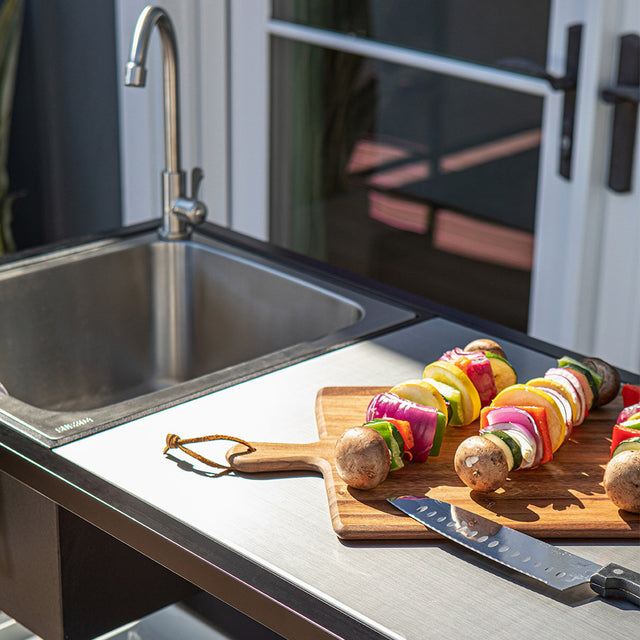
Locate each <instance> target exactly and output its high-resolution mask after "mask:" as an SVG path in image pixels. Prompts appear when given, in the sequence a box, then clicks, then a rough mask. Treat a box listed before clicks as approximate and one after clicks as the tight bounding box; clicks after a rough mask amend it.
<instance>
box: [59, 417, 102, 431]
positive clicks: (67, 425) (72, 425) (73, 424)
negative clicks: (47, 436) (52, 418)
mask: <svg viewBox="0 0 640 640" xmlns="http://www.w3.org/2000/svg"><path fill="white" fill-rule="evenodd" d="M90 422H93V418H89V417H86V418H79V419H78V420H74V421H73V422H66V423H65V424H61V425H60V426H59V427H56V428H55V429H54V431H55V432H56V433H64V432H65V431H71V429H75V428H77V427H82V426H83V425H85V424H89V423H90Z"/></svg>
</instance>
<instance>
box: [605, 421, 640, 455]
mask: <svg viewBox="0 0 640 640" xmlns="http://www.w3.org/2000/svg"><path fill="white" fill-rule="evenodd" d="M638 436H640V429H633V428H632V427H623V426H622V425H619V424H617V425H615V427H613V433H612V434H611V450H610V451H609V457H611V456H612V455H613V451H614V449H615V448H616V447H617V446H618V445H619V444H620V443H621V442H622V441H623V440H626V439H627V438H637V437H638Z"/></svg>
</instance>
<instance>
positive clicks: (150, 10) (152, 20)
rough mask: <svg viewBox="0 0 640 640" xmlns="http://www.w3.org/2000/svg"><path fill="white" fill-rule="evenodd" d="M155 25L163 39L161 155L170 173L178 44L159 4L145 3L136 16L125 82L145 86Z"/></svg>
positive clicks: (175, 143)
mask: <svg viewBox="0 0 640 640" xmlns="http://www.w3.org/2000/svg"><path fill="white" fill-rule="evenodd" d="M156 26H157V27H158V31H159V33H160V38H161V42H162V66H163V76H164V78H163V86H164V156H165V167H166V170H167V171H168V172H169V173H179V172H180V131H179V128H178V127H179V121H180V111H179V108H180V105H179V99H178V47H177V44H176V36H175V32H174V30H173V24H172V23H171V19H170V18H169V16H168V15H167V13H166V12H165V11H164V9H161V8H160V7H151V6H149V7H146V8H145V9H143V11H142V13H141V14H140V16H139V17H138V22H137V23H136V27H135V31H134V33H133V39H132V41H131V53H130V54H129V62H128V63H127V66H126V69H125V80H124V83H125V85H127V86H130V87H144V86H145V83H146V76H147V70H146V68H145V64H146V60H147V51H148V50H149V40H150V38H151V33H152V31H153V28H154V27H156Z"/></svg>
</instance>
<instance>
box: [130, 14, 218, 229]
mask: <svg viewBox="0 0 640 640" xmlns="http://www.w3.org/2000/svg"><path fill="white" fill-rule="evenodd" d="M154 27H158V31H159V32H160V38H161V42H162V69H163V75H164V78H163V88H164V156H165V170H164V171H163V172H162V227H161V228H160V229H159V234H160V236H161V237H162V238H164V239H166V240H176V239H183V238H188V237H189V234H190V233H191V227H192V226H193V225H196V224H200V223H201V222H202V221H203V220H204V218H205V216H206V214H207V209H206V207H205V206H204V204H203V203H202V202H200V201H198V200H197V185H198V184H199V182H200V178H201V176H202V172H201V171H200V170H199V169H197V170H194V174H193V175H194V176H196V175H197V176H198V179H197V180H195V178H194V186H193V188H192V191H193V193H192V195H191V197H190V198H187V197H186V194H185V182H186V176H185V172H184V171H182V169H181V168H180V132H179V129H178V126H179V122H180V112H179V100H178V46H177V44H176V35H175V31H174V30H173V24H172V23H171V19H170V18H169V16H168V15H167V13H166V12H165V11H164V9H161V8H160V7H151V6H149V7H145V8H144V9H143V10H142V13H141V14H140V16H139V17H138V21H137V23H136V27H135V31H134V33H133V39H132V41H131V54H130V56H129V62H128V63H127V66H126V69H125V77H124V83H125V85H127V86H132V87H144V85H145V82H146V76H147V70H146V68H145V62H146V59H147V52H148V50H149V40H150V38H151V32H152V31H153V28H154Z"/></svg>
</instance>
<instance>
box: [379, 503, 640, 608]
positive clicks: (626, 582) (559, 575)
mask: <svg viewBox="0 0 640 640" xmlns="http://www.w3.org/2000/svg"><path fill="white" fill-rule="evenodd" d="M388 502H390V503H391V504H392V505H393V506H394V507H396V508H398V509H400V511H403V512H404V513H406V514H407V515H408V516H411V517H412V518H413V519H414V520H417V521H418V522H420V523H422V524H423V525H424V526H426V527H427V528H429V529H431V530H432V531H436V532H437V533H440V534H441V535H443V536H445V537H446V538H449V539H450V540H453V541H454V542H457V543H458V544H461V545H462V546H464V547H466V548H467V549H470V550H471V551H475V552H476V553H479V554H481V555H483V556H485V557H486V558H490V559H491V560H494V561H496V562H499V563H500V564H503V565H505V566H507V567H509V568H511V569H515V570H516V571H519V572H520V573H523V574H525V575H528V576H530V577H532V578H535V579H536V580H539V581H541V582H543V583H544V584H546V585H549V586H550V587H552V588H554V589H557V590H559V591H565V590H567V589H570V588H572V587H575V586H578V585H582V584H589V585H590V586H591V588H592V589H593V590H594V591H595V592H596V593H597V594H598V595H600V596H602V597H604V598H624V599H626V600H628V601H630V602H632V603H633V604H635V605H636V606H640V573H636V572H635V571H631V570H630V569H626V568H625V567H621V566H619V565H617V564H608V565H605V566H602V565H599V564H596V563H595V562H591V561H589V560H585V559H584V558H580V557H579V556H576V555H574V554H573V553H569V552H568V551H564V550H563V549H560V548H558V547H554V546H553V545H550V544H547V543H546V542H543V541H542V540H538V539H537V538H534V537H532V536H529V535H527V534H526V533H522V532H521V531H516V530H515V529H511V528H509V527H507V526H504V525H501V524H498V523H497V522H494V521H493V520H490V519H488V518H485V517H483V516H480V515H478V514H477V513H473V512H472V511H467V510H466V509H462V508H460V507H456V506H455V505H452V504H449V503H448V502H443V501H442V500H436V499H434V498H428V497H419V496H400V497H397V498H388Z"/></svg>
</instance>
